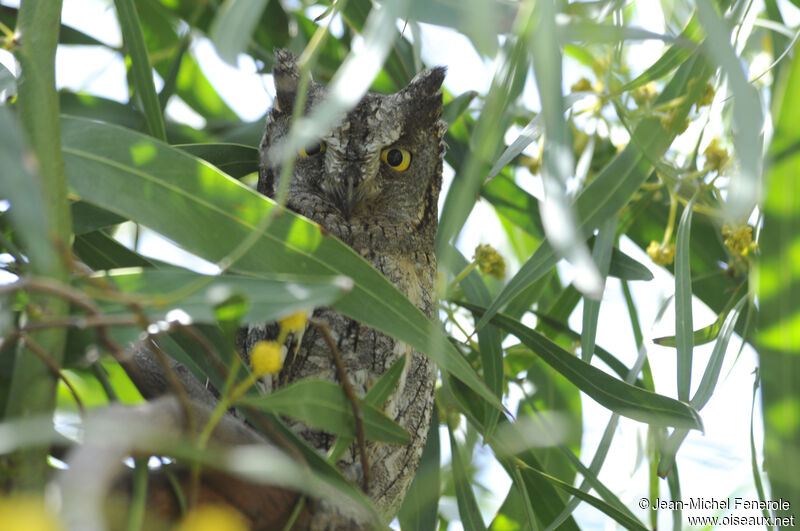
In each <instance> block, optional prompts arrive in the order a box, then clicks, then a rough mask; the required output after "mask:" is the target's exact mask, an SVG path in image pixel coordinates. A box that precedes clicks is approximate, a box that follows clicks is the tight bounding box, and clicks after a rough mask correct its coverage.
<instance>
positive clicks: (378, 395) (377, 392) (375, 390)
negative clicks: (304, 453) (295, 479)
mask: <svg viewBox="0 0 800 531" xmlns="http://www.w3.org/2000/svg"><path fill="white" fill-rule="evenodd" d="M405 366H406V358H405V356H401V357H400V358H398V359H397V361H395V362H394V363H393V364H392V366H391V367H389V370H387V371H386V372H385V373H383V374H381V377H380V378H378V381H377V382H375V384H374V385H373V386H372V387H370V388H369V391H367V394H365V395H364V402H366V403H367V404H369V405H371V406H372V407H374V408H377V409H382V408H383V404H385V403H386V400H388V399H389V395H391V394H392V391H394V389H395V387H397V382H398V381H400V376H402V375H403V368H404V367H405ZM353 440H354V439H353V437H347V436H344V435H342V436H339V438H337V439H336V442H335V443H334V445H333V448H332V449H331V451H330V453H329V455H328V460H329V461H330V462H331V463H336V462H338V461H339V458H340V457H341V456H342V454H344V452H345V451H346V450H347V449H348V448H349V447H350V445H351V444H353Z"/></svg>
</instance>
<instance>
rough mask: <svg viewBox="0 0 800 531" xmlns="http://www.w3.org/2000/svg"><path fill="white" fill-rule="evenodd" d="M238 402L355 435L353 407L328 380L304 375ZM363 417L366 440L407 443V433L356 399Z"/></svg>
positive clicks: (319, 426) (336, 431) (337, 385)
mask: <svg viewBox="0 0 800 531" xmlns="http://www.w3.org/2000/svg"><path fill="white" fill-rule="evenodd" d="M239 402H240V403H242V404H244V405H248V406H252V407H255V408H257V409H260V410H261V411H270V412H272V413H278V414H280V415H285V416H287V417H290V418H293V419H295V420H299V421H301V422H303V423H305V424H308V425H309V426H311V427H312V428H318V429H320V430H324V431H326V432H329V433H333V434H335V435H345V436H348V437H355V434H356V430H355V417H354V416H353V409H352V407H351V406H350V402H348V400H347V397H346V396H345V394H344V390H343V389H342V387H341V386H340V385H339V384H337V383H335V382H329V381H328V380H320V379H316V378H307V379H303V380H299V381H297V382H294V383H292V384H289V385H288V386H286V387H283V388H281V389H278V390H277V391H274V392H272V393H271V394H268V395H264V396H260V397H246V398H242V399H240V400H239ZM358 402H359V403H358V406H359V408H360V409H361V416H362V417H363V419H364V435H365V436H366V438H367V439H368V440H371V441H381V442H387V443H393V444H408V433H406V431H405V430H404V429H403V428H401V427H400V426H399V425H397V424H396V423H395V422H393V421H392V420H390V419H389V418H388V417H387V416H386V415H384V414H383V413H381V412H380V411H379V410H378V409H376V408H375V407H373V406H371V405H369V404H367V403H366V402H365V401H364V400H362V399H359V401H358Z"/></svg>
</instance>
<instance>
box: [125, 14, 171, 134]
mask: <svg viewBox="0 0 800 531" xmlns="http://www.w3.org/2000/svg"><path fill="white" fill-rule="evenodd" d="M114 5H115V6H116V8H117V17H118V19H119V26H120V29H121V30H122V38H123V39H124V40H125V47H126V48H127V51H128V55H130V58H131V72H132V76H133V80H134V85H135V88H136V94H137V95H138V96H139V100H140V101H141V103H142V110H143V111H144V117H145V119H146V120H147V127H148V128H149V129H150V134H152V135H153V136H154V137H156V138H158V139H159V140H164V141H166V139H167V132H166V129H165V128H164V115H163V114H162V113H161V104H160V103H159V101H158V94H157V93H156V87H155V84H154V83H153V68H152V67H151V66H150V58H149V57H148V56H147V47H146V46H145V44H144V35H143V34H142V27H141V25H140V24H139V17H138V15H137V14H136V7H135V6H134V5H133V0H114Z"/></svg>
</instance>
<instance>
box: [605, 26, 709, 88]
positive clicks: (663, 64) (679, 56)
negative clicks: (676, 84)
mask: <svg viewBox="0 0 800 531" xmlns="http://www.w3.org/2000/svg"><path fill="white" fill-rule="evenodd" d="M702 38H703V32H702V27H701V26H700V23H699V22H698V21H697V16H696V15H693V16H692V18H690V19H689V22H687V23H686V27H685V28H684V29H683V31H682V32H681V34H680V36H679V39H680V40H681V42H678V43H676V44H673V45H671V46H670V47H669V48H667V51H666V52H664V54H663V55H662V56H661V57H659V58H658V60H657V61H656V62H655V63H653V64H652V65H650V66H649V67H647V69H646V70H645V71H644V72H642V73H641V74H640V75H638V76H636V77H635V78H634V79H632V80H631V81H629V82H628V83H626V84H625V85H623V86H622V87H621V88H619V89H618V90H617V92H620V93H621V92H626V91H628V90H633V89H635V88H637V87H640V86H642V85H644V84H645V83H649V82H650V81H655V80H657V79H661V78H662V77H664V76H666V75H667V74H669V73H670V72H672V71H673V70H675V69H676V68H677V67H678V66H680V65H681V64H683V62H684V61H686V60H687V59H688V58H689V57H691V55H692V53H693V52H694V51H695V48H692V47H688V46H686V44H685V43H686V42H687V41H688V42H693V43H699V42H700V41H701V39H702Z"/></svg>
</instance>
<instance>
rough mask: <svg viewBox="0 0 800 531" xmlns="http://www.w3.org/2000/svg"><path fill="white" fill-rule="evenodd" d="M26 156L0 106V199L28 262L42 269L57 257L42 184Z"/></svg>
mask: <svg viewBox="0 0 800 531" xmlns="http://www.w3.org/2000/svg"><path fill="white" fill-rule="evenodd" d="M26 153H27V149H26V148H25V147H23V141H22V131H21V130H20V127H19V124H18V122H17V119H16V116H15V115H14V114H12V113H11V111H10V110H9V109H8V107H5V106H0V160H2V161H3V178H2V179H0V197H2V198H4V199H6V200H8V201H9V202H10V204H11V206H10V209H9V212H8V215H9V217H10V218H11V225H12V226H13V227H14V230H15V231H16V232H17V233H18V234H19V238H20V243H22V244H24V246H25V252H26V254H27V255H28V257H29V259H30V260H31V261H34V262H35V263H36V264H37V265H39V266H42V267H46V266H47V265H48V264H50V266H54V265H56V264H57V263H58V262H59V260H60V258H59V256H58V254H57V253H56V250H55V249H54V248H53V246H52V245H50V238H49V237H48V232H47V222H46V218H47V216H48V213H47V211H46V210H45V208H44V197H43V190H42V182H41V180H40V179H39V178H38V176H33V175H31V173H30V171H29V169H28V168H27V167H26V164H25V161H24V157H25V155H26Z"/></svg>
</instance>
